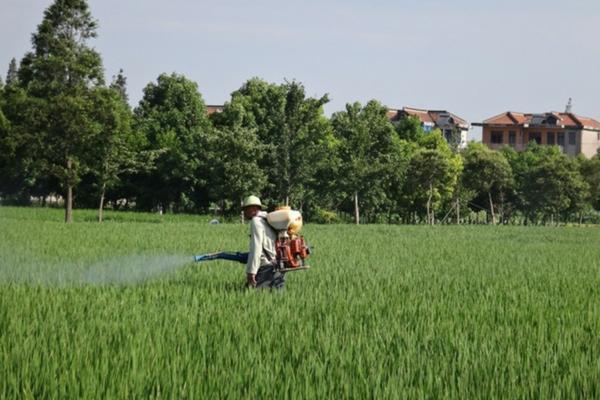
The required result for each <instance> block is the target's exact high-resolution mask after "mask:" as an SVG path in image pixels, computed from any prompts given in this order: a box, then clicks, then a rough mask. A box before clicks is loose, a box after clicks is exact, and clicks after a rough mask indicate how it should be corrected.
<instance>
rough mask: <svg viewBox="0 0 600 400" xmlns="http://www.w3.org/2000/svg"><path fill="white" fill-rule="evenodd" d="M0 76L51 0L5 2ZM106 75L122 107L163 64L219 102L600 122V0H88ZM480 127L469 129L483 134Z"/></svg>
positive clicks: (26, 46)
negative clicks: (240, 98)
mask: <svg viewBox="0 0 600 400" xmlns="http://www.w3.org/2000/svg"><path fill="white" fill-rule="evenodd" d="M0 3H1V5H0V74H1V75H2V77H3V79H4V77H5V74H6V70H7V68H8V64H9V62H10V59H11V58H12V57H15V58H16V59H17V60H20V59H21V58H22V57H23V55H24V54H25V53H26V52H27V51H29V50H30V49H31V34H32V33H33V32H34V31H35V30H36V27H37V25H38V24H39V23H40V22H41V21H42V18H43V12H44V10H45V9H46V8H47V7H48V6H49V5H50V4H51V3H52V0H0ZM88 3H89V5H90V10H91V13H92V16H93V17H94V18H95V19H97V20H98V22H99V29H98V38H96V39H94V40H92V41H91V42H90V43H89V44H90V46H92V47H94V48H95V49H96V50H97V51H99V52H100V54H101V55H102V58H103V62H104V67H105V74H106V77H107V81H110V80H111V78H112V76H113V75H115V74H116V73H117V72H118V71H119V69H120V68H122V69H123V70H124V74H125V76H126V77H127V83H128V93H129V97H130V103H131V105H132V106H134V107H135V106H136V105H137V103H138V102H139V100H140V99H141V97H142V96H143V88H144V87H145V86H146V85H147V84H148V83H149V82H152V81H155V80H156V78H157V77H158V75H160V74H161V73H172V72H177V73H179V74H183V75H185V76H186V77H187V78H189V79H191V80H193V81H195V82H196V83H197V84H198V87H199V90H200V92H201V94H202V97H203V99H204V101H205V103H206V104H223V103H224V102H226V101H228V100H229V97H230V94H231V92H233V91H235V90H236V89H238V88H239V87H240V86H241V85H242V84H243V83H244V82H245V81H246V80H247V79H249V78H251V77H255V76H256V77H260V78H262V79H265V80H266V81H269V82H275V83H282V82H284V80H285V79H287V80H292V79H295V80H297V81H300V82H302V83H303V84H304V86H305V88H306V92H307V94H308V95H309V96H319V97H320V96H322V95H323V94H326V93H327V94H328V95H329V98H330V102H329V103H328V104H327V105H326V107H325V112H326V114H327V115H330V114H331V113H333V112H335V111H339V110H343V109H344V107H345V104H346V103H349V102H355V101H359V102H361V103H365V102H367V101H369V100H370V99H377V100H379V101H380V102H382V103H383V104H385V105H386V106H388V107H390V108H401V107H403V106H411V107H418V108H427V109H444V110H448V111H450V112H453V113H455V114H457V115H458V116H460V117H462V118H465V119H466V120H468V121H470V122H481V121H483V120H484V119H486V118H489V117H492V116H494V115H497V114H500V113H502V112H504V111H509V110H510V111H520V112H545V111H563V110H564V108H565V105H566V103H567V101H568V99H569V98H572V99H573V100H572V101H573V112H575V113H576V114H579V115H582V116H587V117H592V118H595V119H599V120H600V77H599V73H600V42H599V41H598V38H599V36H600V35H599V34H598V31H599V30H600V1H598V0H571V1H566V0H565V1H558V0H545V1H542V0H519V1H517V0H504V1H489V0H479V1H476V0H454V1H452V0H447V1H441V0H396V1H392V0H371V1H355V0H347V1H341V0H340V1H338V0H321V1H317V0H304V1H296V2H286V1H281V0H279V1H276V0H253V1H242V0H221V1H210V2H208V1H191V0H190V1H183V0H170V1H168V2H167V1H164V0H162V1H159V0H144V1H133V0H129V1H127V0H89V1H88ZM480 135H481V134H480V132H479V131H478V129H477V128H474V129H473V130H472V131H471V134H470V138H472V139H475V140H477V139H480Z"/></svg>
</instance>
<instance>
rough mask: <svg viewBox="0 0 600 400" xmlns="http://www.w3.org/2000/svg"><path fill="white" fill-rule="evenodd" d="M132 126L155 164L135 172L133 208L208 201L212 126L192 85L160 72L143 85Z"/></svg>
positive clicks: (185, 206) (189, 205)
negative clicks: (155, 154)
mask: <svg viewBox="0 0 600 400" xmlns="http://www.w3.org/2000/svg"><path fill="white" fill-rule="evenodd" d="M134 129H136V130H138V131H139V132H141V133H142V134H143V135H144V137H145V140H147V143H148V146H147V148H146V150H149V151H159V152H160V155H159V156H158V157H157V158H156V160H155V168H154V169H153V170H152V171H151V172H148V173H142V174H141V175H139V176H138V185H139V193H138V197H137V199H136V200H137V204H138V206H139V207H141V208H144V209H151V208H154V207H162V209H164V210H168V209H172V210H174V211H183V210H192V209H198V208H201V207H203V206H206V205H208V193H207V191H208V187H207V179H208V172H209V166H208V165H207V160H208V159H209V156H210V154H209V142H210V136H211V135H212V128H211V125H210V121H209V120H208V117H207V116H206V107H205V105H204V101H203V100H202V96H201V95H200V93H199V92H198V86H197V84H196V83H195V82H192V81H190V80H188V79H187V78H186V77H184V76H183V75H177V74H171V75H166V74H162V75H160V76H159V77H158V79H157V82H156V83H149V84H148V85H147V86H146V88H145V89H144V97H143V98H142V100H141V101H140V104H139V106H138V107H137V108H136V109H135V111H134Z"/></svg>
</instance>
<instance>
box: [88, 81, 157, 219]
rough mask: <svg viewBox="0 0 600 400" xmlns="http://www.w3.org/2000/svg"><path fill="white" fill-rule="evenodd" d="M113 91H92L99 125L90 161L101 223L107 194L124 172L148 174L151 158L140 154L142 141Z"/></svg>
mask: <svg viewBox="0 0 600 400" xmlns="http://www.w3.org/2000/svg"><path fill="white" fill-rule="evenodd" d="M122 95H123V92H121V91H120V90H118V89H116V88H97V89H96V90H95V91H94V92H93V101H94V105H95V107H94V119H95V120H96V121H98V122H99V123H100V125H101V129H100V131H99V133H98V135H97V136H96V137H95V145H94V147H95V149H96V150H95V152H94V156H93V161H92V165H93V168H92V171H93V175H95V177H96V181H97V184H98V193H99V197H100V200H99V205H98V221H99V222H102V220H103V209H104V200H105V197H106V191H107V190H109V189H112V188H114V187H115V186H116V185H117V184H118V183H119V182H120V180H121V176H122V175H123V174H125V173H130V174H131V173H135V172H138V171H148V170H150V169H151V164H152V158H153V157H152V156H150V155H149V153H148V152H144V151H141V149H142V146H143V145H144V140H143V138H142V137H141V136H140V135H139V133H138V132H135V131H133V130H132V129H131V123H132V113H131V109H130V108H129V105H128V104H127V103H126V102H125V100H124V99H123V97H122Z"/></svg>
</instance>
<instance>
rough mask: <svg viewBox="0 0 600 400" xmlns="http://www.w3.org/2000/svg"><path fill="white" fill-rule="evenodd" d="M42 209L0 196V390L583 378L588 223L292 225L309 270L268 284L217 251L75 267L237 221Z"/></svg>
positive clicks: (198, 245) (488, 384) (210, 394)
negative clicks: (257, 282)
mask: <svg viewBox="0 0 600 400" xmlns="http://www.w3.org/2000/svg"><path fill="white" fill-rule="evenodd" d="M53 214H56V215H53ZM57 217H58V214H57V212H56V211H55V210H47V209H31V208H29V209H13V208H9V209H7V208H0V254H1V255H2V257H1V258H0V326H1V327H2V330H1V331H0V360H1V362H0V376H2V377H3V378H2V384H1V385H0V397H3V398H22V397H31V398H61V399H62V398H148V397H164V398H194V399H196V398H198V399H212V398H239V397H244V398H286V397H287V398H340V397H342V398H357V399H369V398H377V399H379V398H406V399H409V398H460V399H470V398H486V399H493V398H498V399H518V398H531V397H540V398H545V399H546V398H547V399H554V398H581V399H592V398H595V397H596V396H597V393H598V382H599V379H598V378H599V377H600V376H599V374H600V370H599V368H598V358H597V357H596V355H597V354H599V353H600V337H599V336H598V334H597V332H600V316H599V314H598V299H599V298H600V276H599V275H598V267H597V266H598V260H599V259H600V247H598V246H594V245H593V244H594V243H598V242H600V230H598V229H597V228H561V229H556V228H548V227H530V228H527V229H525V228H523V227H511V226H506V227H501V228H500V227H490V226H471V227H458V226H439V227H428V228H425V227H415V226H382V225H373V226H361V227H354V226H348V225H331V226H324V225H323V226H316V225H307V226H306V227H305V229H304V231H303V232H304V233H305V235H306V236H307V238H308V239H309V241H310V243H311V244H313V245H314V248H315V250H314V253H313V255H312V256H311V259H310V261H311V266H312V268H311V270H309V271H303V272H294V273H290V274H288V275H287V278H288V279H287V285H286V289H285V292H284V293H270V292H252V291H246V290H244V289H242V281H243V279H244V276H243V275H244V271H243V266H241V265H238V264H235V263H227V262H225V261H214V262H212V263H207V264H193V263H191V262H189V263H185V262H184V263H183V264H182V265H180V268H179V269H176V270H175V271H173V272H170V273H169V272H168V271H165V273H163V274H158V275H156V276H155V277H154V279H149V280H145V281H141V282H139V283H137V284H136V283H127V282H124V283H122V284H118V283H116V284H102V283H98V282H95V281H94V280H93V279H92V278H93V277H94V276H93V275H92V276H91V277H90V273H89V271H90V270H92V271H98V269H99V267H98V263H100V266H105V267H106V268H107V269H108V270H107V271H106V273H110V269H111V268H115V267H116V268H122V269H128V267H129V263H131V262H132V260H133V261H135V260H136V258H135V257H136V256H138V255H144V257H146V258H147V259H149V260H152V259H153V257H155V256H156V257H161V256H163V255H166V254H171V255H187V256H188V257H190V258H191V255H192V254H196V253H204V252H210V251H214V250H221V249H223V250H225V249H228V250H229V249H230V250H237V249H240V250H241V249H244V248H246V246H247V232H248V231H247V229H248V228H247V226H242V225H241V224H220V225H218V226H212V225H208V224H207V222H206V221H205V220H199V219H198V217H193V216H190V217H183V216H180V215H177V216H172V215H164V216H162V217H160V216H158V215H156V214H153V215H149V214H141V213H135V214H129V213H108V214H107V220H108V222H107V223H105V224H102V225H99V224H97V223H94V222H93V221H94V219H95V217H94V211H90V212H85V211H81V212H78V213H77V215H76V219H81V218H84V217H86V218H87V217H89V221H90V222H79V223H76V224H73V225H71V226H65V225H64V224H61V223H59V222H57V221H56V220H57V219H58V218H57ZM116 218H118V219H116ZM129 218H132V219H134V220H128V219H129ZM159 218H165V219H168V220H165V222H162V223H161V222H159ZM166 238H167V240H166ZM73 242H77V243H79V245H78V246H71V244H72V243H73ZM465 244H467V245H465ZM384 245H385V246H384ZM574 255H577V256H574ZM159 259H160V258H159ZM101 271H103V270H100V272H101ZM100 276H101V274H100ZM61 277H63V279H62V280H61ZM65 277H70V278H72V280H71V281H69V280H68V279H65Z"/></svg>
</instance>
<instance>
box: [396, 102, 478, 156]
mask: <svg viewBox="0 0 600 400" xmlns="http://www.w3.org/2000/svg"><path fill="white" fill-rule="evenodd" d="M407 117H415V118H417V119H418V120H419V121H420V122H421V126H422V127H423V130H424V131H425V132H431V131H432V130H433V129H436V128H437V129H439V130H440V131H441V132H442V135H444V138H446V141H448V142H449V143H450V142H452V141H453V140H456V141H457V142H458V147H460V148H464V147H466V146H467V135H468V132H469V128H470V126H469V123H468V122H467V121H466V120H464V119H463V118H460V117H458V116H456V115H455V114H452V113H451V112H448V111H445V110H422V109H418V108H412V107H403V108H402V109H401V110H396V109H390V110H388V118H389V119H390V121H398V120H400V119H402V118H407ZM459 137H460V140H459ZM454 138H456V139H454Z"/></svg>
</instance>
